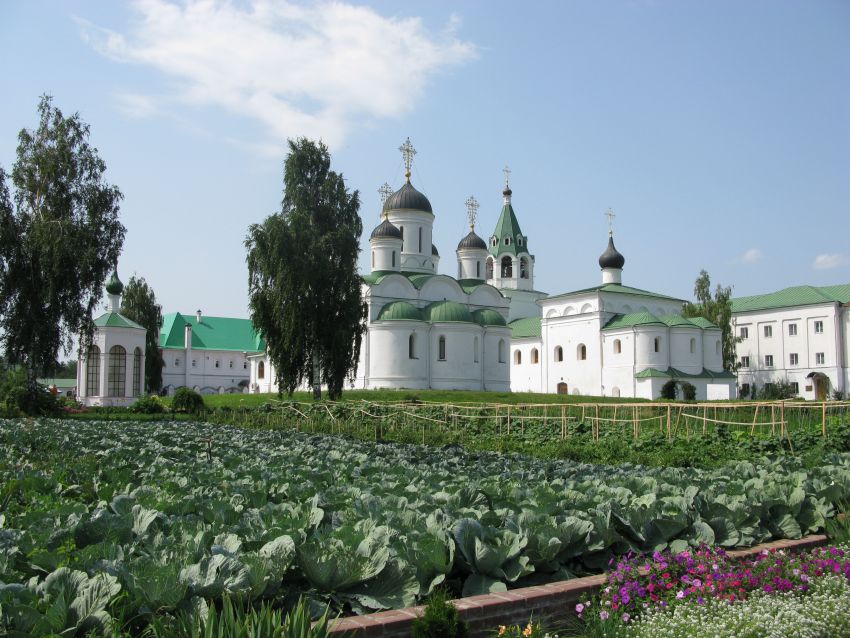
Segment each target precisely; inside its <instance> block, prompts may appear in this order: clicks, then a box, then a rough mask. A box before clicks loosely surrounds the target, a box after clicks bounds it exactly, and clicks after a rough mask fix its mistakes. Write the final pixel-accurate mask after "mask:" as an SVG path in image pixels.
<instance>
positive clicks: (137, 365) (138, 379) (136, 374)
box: [133, 348, 142, 397]
mask: <svg viewBox="0 0 850 638" xmlns="http://www.w3.org/2000/svg"><path fill="white" fill-rule="evenodd" d="M141 393H142V351H141V350H140V349H139V348H136V349H135V350H133V396H134V397H137V396H139V395H140V394H141Z"/></svg>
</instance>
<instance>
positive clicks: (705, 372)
mask: <svg viewBox="0 0 850 638" xmlns="http://www.w3.org/2000/svg"><path fill="white" fill-rule="evenodd" d="M653 377H655V378H670V379H736V378H737V377H736V376H735V375H734V374H733V373H732V372H727V371H725V370H724V371H723V372H713V371H711V370H709V369H707V368H703V369H702V372H700V373H698V374H693V373H691V372H683V371H682V370H677V369H676V368H667V369H666V370H658V369H656V368H647V369H646V370H641V371H640V372H636V373H635V379H651V378H653Z"/></svg>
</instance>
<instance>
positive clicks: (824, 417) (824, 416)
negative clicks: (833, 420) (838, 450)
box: [821, 401, 826, 436]
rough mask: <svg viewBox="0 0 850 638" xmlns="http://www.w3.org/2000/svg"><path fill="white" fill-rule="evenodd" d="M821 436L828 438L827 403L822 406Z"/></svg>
mask: <svg viewBox="0 0 850 638" xmlns="http://www.w3.org/2000/svg"><path fill="white" fill-rule="evenodd" d="M821 410H822V411H821V436H826V401H824V402H823V403H822V404H821Z"/></svg>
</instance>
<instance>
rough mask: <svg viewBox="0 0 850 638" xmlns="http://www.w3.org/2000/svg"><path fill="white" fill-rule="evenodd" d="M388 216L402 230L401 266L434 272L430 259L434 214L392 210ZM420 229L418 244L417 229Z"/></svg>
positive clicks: (403, 268)
mask: <svg viewBox="0 0 850 638" xmlns="http://www.w3.org/2000/svg"><path fill="white" fill-rule="evenodd" d="M388 218H389V220H390V222H392V223H393V224H394V225H395V226H397V227H398V228H399V229H404V230H403V235H404V243H403V245H402V249H401V268H402V270H411V271H417V272H434V270H435V269H434V267H433V263H432V261H431V242H432V241H433V240H432V230H433V226H434V215H432V214H431V213H427V212H424V211H413V210H405V211H392V212H390V213H389V215H388ZM420 229H421V230H422V235H421V236H422V240H421V245H420V239H419V237H420V235H419V230H420Z"/></svg>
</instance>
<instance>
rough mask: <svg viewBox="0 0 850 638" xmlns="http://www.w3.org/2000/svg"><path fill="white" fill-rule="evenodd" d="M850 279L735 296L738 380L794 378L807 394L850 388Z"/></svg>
mask: <svg viewBox="0 0 850 638" xmlns="http://www.w3.org/2000/svg"><path fill="white" fill-rule="evenodd" d="M848 302H850V284H848V285H842V286H826V287H820V288H818V287H814V286H798V287H795V288H787V289H785V290H782V291H778V292H776V293H771V294H767V295H757V296H752V297H741V298H736V299H733V300H732V308H733V313H732V316H733V319H734V322H735V335H736V337H738V338H739V339H740V341H738V343H737V344H736V346H735V351H736V354H737V359H738V364H739V368H738V383H739V385H740V387H741V393H742V394H747V395H748V394H749V393H750V391H751V388H752V386H753V385H755V386H756V387H757V388H758V389H763V388H764V386H765V384H767V383H775V382H777V381H788V382H790V383H791V384H793V387H794V389H795V390H796V394H797V396H799V397H801V398H804V399H822V398H830V397H831V396H832V393H833V392H834V391H838V392H841V393H843V394H844V395H845V396H846V395H847V393H848V390H850V375H848V361H850V344H848V339H847V337H848V333H850V308H848Z"/></svg>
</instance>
